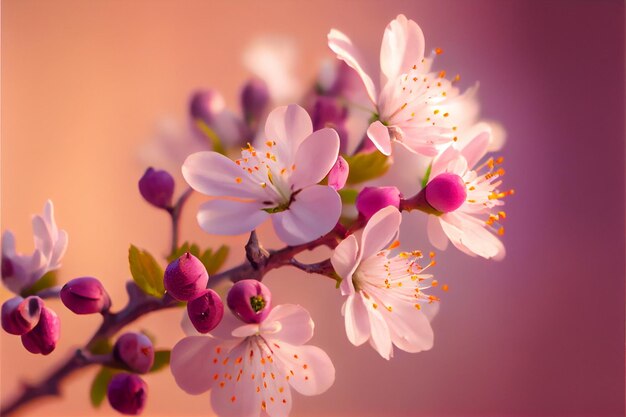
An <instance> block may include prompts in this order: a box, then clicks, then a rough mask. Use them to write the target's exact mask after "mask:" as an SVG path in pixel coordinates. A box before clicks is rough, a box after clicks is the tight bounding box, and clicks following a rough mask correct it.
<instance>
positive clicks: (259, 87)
mask: <svg viewBox="0 0 626 417" xmlns="http://www.w3.org/2000/svg"><path fill="white" fill-rule="evenodd" d="M269 101H270V92H269V90H268V88H267V84H266V83H265V81H263V80H261V79H258V78H252V79H250V80H248V82H247V83H246V84H245V85H244V86H243V89H242V90H241V97H240V103H241V111H242V112H243V117H244V118H245V120H246V122H248V123H249V124H251V123H256V122H258V120H259V119H260V118H261V117H263V113H265V109H266V108H267V105H268V104H269Z"/></svg>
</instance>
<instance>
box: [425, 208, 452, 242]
mask: <svg viewBox="0 0 626 417" xmlns="http://www.w3.org/2000/svg"><path fill="white" fill-rule="evenodd" d="M426 232H427V233H428V239H429V240H430V243H432V245H433V246H434V247H436V248H437V249H439V250H446V248H447V247H448V236H446V234H445V233H444V231H443V229H442V228H441V224H440V223H439V217H437V216H428V220H427V223H426Z"/></svg>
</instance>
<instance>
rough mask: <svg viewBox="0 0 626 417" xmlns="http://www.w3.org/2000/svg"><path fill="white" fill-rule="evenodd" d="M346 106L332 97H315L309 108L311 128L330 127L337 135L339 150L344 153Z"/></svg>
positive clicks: (346, 133)
mask: <svg viewBox="0 0 626 417" xmlns="http://www.w3.org/2000/svg"><path fill="white" fill-rule="evenodd" d="M347 120H348V108H347V107H345V106H343V105H341V104H339V102H338V101H337V100H336V99H335V98H333V97H324V96H320V97H317V98H316V100H315V104H314V105H313V109H312V110H311V121H312V122H313V130H314V131H316V130H319V129H323V128H325V127H330V128H333V129H335V131H336V132H337V134H338V135H339V152H340V153H345V152H346V148H347V145H348V129H347V127H346V122H347Z"/></svg>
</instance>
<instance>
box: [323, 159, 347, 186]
mask: <svg viewBox="0 0 626 417" xmlns="http://www.w3.org/2000/svg"><path fill="white" fill-rule="evenodd" d="M349 173H350V167H349V166H348V162H347V161H346V160H345V159H343V156H341V155H339V157H338V158H337V162H335V165H333V167H332V168H331V169H330V172H329V173H328V185H329V186H330V187H332V188H334V189H335V191H338V190H341V189H342V188H343V187H344V185H346V181H347V180H348V174H349Z"/></svg>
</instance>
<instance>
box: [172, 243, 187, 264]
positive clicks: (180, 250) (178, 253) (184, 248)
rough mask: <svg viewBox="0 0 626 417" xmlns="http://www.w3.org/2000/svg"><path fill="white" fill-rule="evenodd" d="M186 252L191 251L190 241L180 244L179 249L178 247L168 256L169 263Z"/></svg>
mask: <svg viewBox="0 0 626 417" xmlns="http://www.w3.org/2000/svg"><path fill="white" fill-rule="evenodd" d="M186 252H189V242H185V243H183V244H182V245H181V246H179V248H178V249H176V252H174V253H172V254H170V256H168V257H167V263H170V262H173V261H175V260H176V259H178V258H180V257H181V256H183V255H184V254H185V253H186Z"/></svg>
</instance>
